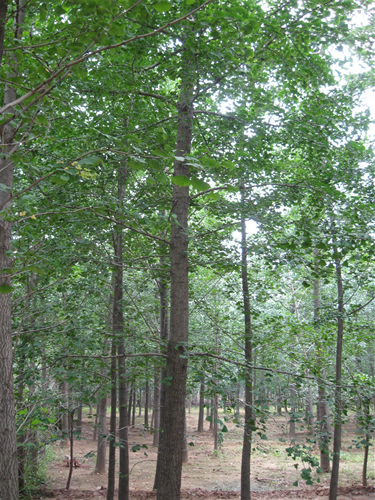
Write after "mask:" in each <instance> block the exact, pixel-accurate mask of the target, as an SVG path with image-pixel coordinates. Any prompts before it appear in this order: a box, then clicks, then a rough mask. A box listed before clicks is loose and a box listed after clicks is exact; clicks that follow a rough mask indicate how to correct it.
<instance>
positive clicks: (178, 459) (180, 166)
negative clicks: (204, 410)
mask: <svg viewBox="0 0 375 500" xmlns="http://www.w3.org/2000/svg"><path fill="white" fill-rule="evenodd" d="M188 31H190V27H189V28H188V29H187V28H185V30H184V35H183V41H182V50H183V53H182V58H183V59H182V69H181V90H180V99H179V103H178V106H177V107H178V125H177V144H176V157H177V158H180V157H184V156H185V155H187V154H190V150H191V143H192V126H193V98H194V83H195V79H196V70H195V66H196V54H195V53H194V51H193V50H192V49H191V48H190V47H189V46H188V44H186V38H187V35H188ZM174 176H184V177H190V167H189V165H187V163H186V162H185V161H180V160H178V159H175V162H174ZM189 201H190V200H189V187H188V186H183V187H182V186H178V185H177V184H173V195H172V209H171V221H172V222H171V249H170V257H171V317H170V338H169V342H168V357H167V366H166V372H167V377H168V381H169V383H168V385H167V386H166V388H165V409H166V411H165V412H164V417H163V434H164V436H163V446H162V448H161V450H160V469H161V474H160V475H161V478H160V479H161V480H160V482H159V483H158V490H157V499H158V500H171V499H172V498H173V500H179V499H180V488H181V471H182V446H183V438H184V420H185V398H186V376H187V360H186V357H184V356H182V355H183V354H184V352H185V345H186V344H187V342H188V336H189V312H188V307H189V264H188V233H187V228H188V215H189Z"/></svg>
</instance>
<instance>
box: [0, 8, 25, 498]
mask: <svg viewBox="0 0 375 500" xmlns="http://www.w3.org/2000/svg"><path fill="white" fill-rule="evenodd" d="M6 12H7V2H2V3H1V5H0V16H1V17H0V25H1V26H0V57H1V56H2V44H3V40H4V22H5V19H6ZM24 15H25V12H24V9H23V2H21V3H20V6H19V9H18V10H17V18H16V19H15V32H14V37H15V39H20V38H21V37H22V26H23V22H24ZM8 63H9V66H12V65H13V68H12V71H11V73H10V74H9V75H8V76H9V77H10V78H11V77H15V76H17V60H16V59H15V58H14V56H13V59H12V56H10V60H9V62H8ZM16 97H17V93H16V90H15V88H14V87H11V86H10V85H8V84H6V85H5V90H4V104H9V103H11V102H13V101H14V100H15V99H16ZM10 112H12V109H10ZM14 138H15V129H14V127H13V126H12V125H11V124H10V123H8V124H6V125H5V126H4V127H3V129H2V134H1V143H2V144H3V146H2V147H1V149H0V152H1V153H2V155H3V156H4V157H3V158H2V159H0V184H1V185H2V188H1V190H0V204H1V206H3V209H4V210H6V212H8V213H10V203H6V200H8V199H9V195H10V194H11V193H12V189H13V168H14V165H13V162H12V160H11V157H10V154H11V153H12V149H13V146H12V143H13V141H14ZM11 238H12V225H11V222H10V221H7V220H4V218H2V217H1V218H0V273H1V274H0V285H1V286H4V285H7V286H10V279H9V277H8V276H9V272H5V273H4V272H2V270H3V269H6V268H8V269H9V268H10V267H12V260H11V257H10V255H9V254H10V251H11ZM0 380H1V384H0V450H1V453H0V498H1V500H15V499H17V498H18V496H19V489H18V464H17V442H16V423H15V400H14V388H13V352H12V323H11V296H10V293H5V294H4V293H1V294H0Z"/></svg>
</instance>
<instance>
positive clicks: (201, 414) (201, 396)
mask: <svg viewBox="0 0 375 500" xmlns="http://www.w3.org/2000/svg"><path fill="white" fill-rule="evenodd" d="M204 389H205V388H204V376H203V377H202V379H201V387H200V391H199V416H198V432H203V431H204V425H203V423H204Z"/></svg>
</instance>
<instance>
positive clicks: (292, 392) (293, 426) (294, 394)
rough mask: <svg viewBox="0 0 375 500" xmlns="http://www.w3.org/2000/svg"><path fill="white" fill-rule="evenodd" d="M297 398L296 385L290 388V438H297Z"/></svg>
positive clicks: (293, 384)
mask: <svg viewBox="0 0 375 500" xmlns="http://www.w3.org/2000/svg"><path fill="white" fill-rule="evenodd" d="M296 397H297V391H296V386H295V383H294V382H292V384H291V386H290V414H291V416H290V419H289V437H290V438H294V437H296Z"/></svg>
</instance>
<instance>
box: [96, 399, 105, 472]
mask: <svg viewBox="0 0 375 500" xmlns="http://www.w3.org/2000/svg"><path fill="white" fill-rule="evenodd" d="M97 415H98V445H97V453H96V464H95V472H96V473H97V474H104V472H105V457H106V450H107V396H105V395H104V396H103V397H99V398H98V405H97Z"/></svg>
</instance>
